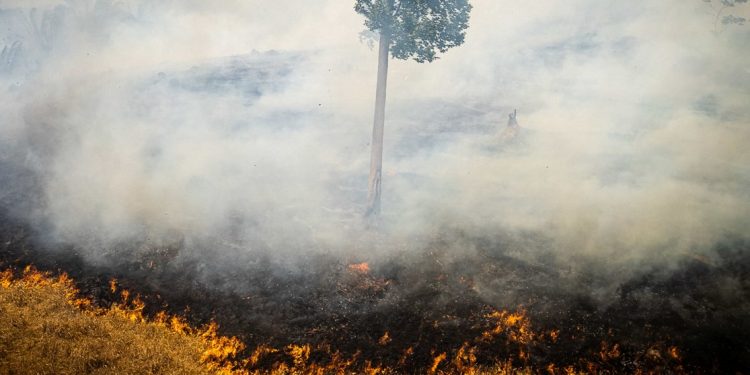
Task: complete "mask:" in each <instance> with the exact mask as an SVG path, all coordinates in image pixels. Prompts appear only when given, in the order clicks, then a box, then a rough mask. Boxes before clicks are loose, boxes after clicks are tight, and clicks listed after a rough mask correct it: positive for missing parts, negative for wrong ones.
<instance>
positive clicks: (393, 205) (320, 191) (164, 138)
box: [0, 0, 750, 273]
mask: <svg viewBox="0 0 750 375" xmlns="http://www.w3.org/2000/svg"><path fill="white" fill-rule="evenodd" d="M472 4H473V5H474V10H473V12H472V18H471V22H470V28H469V30H468V34H467V38H466V43H465V45H463V46H461V47H458V48H455V49H453V50H451V51H449V52H448V53H447V54H445V55H444V56H443V57H442V58H441V59H440V60H438V61H436V62H435V63H433V64H417V63H415V62H413V61H406V62H403V61H394V62H393V63H392V65H391V71H390V76H389V83H388V102H387V109H386V111H387V114H386V134H385V160H384V176H385V177H384V182H383V184H384V192H383V197H384V202H383V211H384V216H383V223H382V224H381V226H380V229H379V232H378V234H377V235H375V234H373V231H371V230H366V229H365V228H363V224H362V221H361V217H360V216H361V213H362V210H363V206H364V200H365V195H366V180H367V172H368V170H367V168H368V165H369V160H368V158H369V137H370V132H371V121H372V118H371V116H372V110H373V108H372V106H373V102H374V91H375V89H374V84H375V70H376V66H377V62H376V54H377V51H376V50H373V49H370V48H369V47H368V45H367V43H366V42H361V41H360V32H361V31H362V30H363V26H362V19H361V18H360V17H359V16H358V15H356V14H355V12H354V11H353V4H352V3H351V2H347V1H338V0H336V1H333V0H331V1H316V2H299V1H295V2H293V1H289V0H281V1H276V2H273V3H269V2H265V1H260V0H257V1H216V2H210V5H209V3H207V2H203V1H148V0H143V1H137V0H133V1H118V2H115V1H94V0H88V1H86V0H81V1H66V2H62V1H60V2H57V1H7V0H0V25H2V28H0V48H3V47H4V50H3V52H2V53H3V54H2V59H0V64H1V65H0V113H2V116H1V117H0V149H1V151H0V157H1V158H2V159H3V162H4V163H5V164H6V165H13V166H15V167H18V168H22V169H25V170H30V171H32V172H33V174H34V176H36V178H37V183H36V186H37V187H38V188H39V190H40V192H41V193H40V194H41V196H40V199H35V200H34V203H33V204H32V207H31V208H29V209H28V210H26V211H25V212H24V215H27V216H28V219H30V220H32V221H33V222H36V223H40V224H39V225H44V227H45V228H48V232H49V237H50V239H51V240H53V241H60V242H65V243H74V244H77V245H78V246H80V247H82V248H85V249H87V250H86V251H87V252H88V253H90V255H91V258H92V261H96V260H97V256H98V254H99V252H101V251H102V250H101V249H102V248H106V247H107V246H108V245H109V244H114V243H122V242H126V241H128V240H130V239H135V238H138V239H142V238H148V239H149V241H153V242H156V243H169V242H171V241H174V240H175V238H183V239H185V240H186V243H187V244H188V246H189V244H190V243H193V242H195V241H203V240H209V241H215V242H216V243H220V244H222V245H221V246H224V247H226V249H227V250H226V251H233V252H246V253H253V252H257V251H263V252H268V253H272V254H274V255H275V256H278V257H280V259H294V258H295V257H297V256H298V255H300V254H302V253H309V252H316V251H322V252H331V251H332V252H341V253H343V254H347V256H353V257H355V258H356V257H360V258H368V257H369V258H371V257H374V256H376V255H377V254H387V253H388V252H390V251H396V250H405V249H407V250H408V249H410V248H420V247H421V246H424V243H426V241H428V239H429V238H432V237H434V236H437V234H438V233H439V232H440V231H441V230H444V229H445V228H453V229H457V230H460V231H464V232H467V233H472V234H473V235H477V236H481V235H490V236H494V234H496V233H509V234H510V237H513V236H514V234H519V233H527V234H528V233H536V234H538V236H539V237H540V238H544V240H543V241H541V242H540V244H539V245H537V246H538V247H544V248H545V251H551V252H552V253H553V254H555V256H556V258H557V259H558V260H560V261H561V262H564V261H566V260H567V259H580V257H590V258H591V259H597V260H601V261H603V262H601V263H602V264H605V265H608V266H611V267H621V266H623V265H624V266H625V268H626V269H630V268H633V269H635V268H637V267H640V266H642V265H644V264H665V263H666V264H669V263H670V262H674V261H675V260H676V259H679V257H685V256H695V255H701V256H707V257H710V251H709V250H710V249H711V247H712V246H713V245H715V244H716V243H719V242H721V241H723V240H726V239H731V238H742V239H744V238H747V236H748V233H750V167H749V166H750V127H748V126H749V125H750V109H748V105H747V104H748V103H750V92H749V90H750V62H748V61H747V52H746V51H747V50H748V48H749V47H750V27H748V26H744V27H743V26H732V27H725V28H721V30H719V31H720V32H715V30H714V25H713V21H714V16H713V14H714V13H713V11H712V10H711V9H710V8H709V7H708V5H707V4H706V3H704V2H702V1H699V0H695V1H686V0H670V1H666V0H665V1H659V2H655V1H645V0H644V1H628V2H625V1H618V2H602V1H597V0H574V1H568V2H559V1H536V2H532V3H529V4H522V3H520V2H517V1H498V0H475V1H473V2H472ZM735 13H736V14H738V15H744V16H745V17H747V13H748V9H745V8H744V7H738V8H737V9H736V11H735ZM514 108H517V109H518V113H519V114H518V120H519V123H520V125H521V127H522V136H521V138H520V139H519V141H518V142H516V143H513V144H503V143H501V141H500V137H499V134H500V132H501V131H502V129H503V127H505V123H506V120H507V114H508V113H509V112H512V110H513V109H514ZM3 178H4V181H2V186H3V189H5V190H9V189H11V188H12V186H13V185H14V184H15V183H16V181H15V180H13V179H9V178H6V177H3ZM42 223H43V224H42ZM372 236H377V237H379V241H380V242H378V243H377V244H376V245H368V241H369V240H370V239H371V238H372ZM509 241H511V240H509ZM423 242H424V243H423ZM541 243H543V244H544V245H542V244H541ZM217 246H218V245H217ZM471 246H472V245H471V244H467V243H457V244H455V246H453V247H452V248H455V251H456V253H457V254H459V255H460V254H463V253H464V252H465V253H466V254H470V253H471ZM532 247H533V246H532ZM532 247H530V248H527V249H526V248H520V249H519V250H518V251H519V254H520V255H519V256H521V257H523V256H524V254H523V252H524V251H529V252H531V251H535V250H533V249H532ZM194 251H197V252H198V254H200V250H194ZM625 273H628V272H627V271H626V272H625Z"/></svg>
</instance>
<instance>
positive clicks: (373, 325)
mask: <svg viewBox="0 0 750 375" xmlns="http://www.w3.org/2000/svg"><path fill="white" fill-rule="evenodd" d="M458 235H459V236H460V235H461V234H458ZM38 236H40V234H39V233H35V232H34V230H32V226H30V225H28V224H26V223H24V222H22V221H21V220H18V219H14V218H13V216H12V215H10V214H9V211H8V210H6V209H2V210H0V266H1V267H2V268H7V267H14V268H16V269H18V270H20V269H21V268H23V267H24V266H26V265H34V266H35V267H37V268H38V269H40V270H46V271H53V272H66V273H68V274H69V275H70V276H72V277H73V278H74V280H75V282H76V284H77V287H78V288H79V289H80V293H81V294H82V295H83V296H86V297H89V298H91V299H93V301H94V302H95V303H96V304H97V305H99V306H104V307H107V306H110V305H111V304H112V303H114V302H118V301H120V297H119V295H117V294H116V293H113V292H112V291H111V290H110V287H109V282H110V280H111V279H116V280H117V281H118V283H119V285H120V287H121V288H125V289H128V290H130V291H131V292H133V293H134V294H139V295H140V296H141V298H142V299H143V300H144V301H145V302H146V309H145V313H146V314H147V315H153V314H155V313H156V312H158V311H161V310H166V311H167V312H170V313H175V314H180V315H183V316H185V317H186V318H187V319H188V321H189V322H191V323H192V324H194V325H201V324H205V323H207V322H209V321H211V320H214V321H216V322H217V323H218V324H219V326H220V333H221V334H224V335H232V336H237V337H239V338H241V339H242V340H243V341H244V342H245V343H246V344H247V346H248V350H252V349H253V348H254V347H256V346H258V345H261V344H266V345H269V346H271V347H276V348H283V347H284V346H286V345H288V344H291V343H295V344H306V343H309V344H311V345H312V346H313V347H314V348H328V350H329V351H330V352H340V353H341V354H342V356H343V357H344V358H347V357H355V358H356V360H357V361H358V363H361V364H363V363H364V362H365V361H367V360H369V361H371V362H372V363H374V364H381V365H384V366H390V367H392V368H395V369H396V370H398V371H401V372H404V373H419V372H423V371H424V369H425V368H426V367H429V366H430V365H431V364H432V359H433V358H434V357H435V356H436V355H437V354H440V353H442V352H446V353H447V354H448V355H449V358H450V356H451V355H452V354H454V353H455V352H456V350H457V349H458V348H460V347H461V346H462V344H464V343H469V344H471V345H474V346H475V347H476V348H477V351H476V354H477V363H478V364H487V365H491V364H492V363H493V362H495V361H496V360H502V359H505V358H509V357H514V358H516V359H515V360H514V361H515V364H516V365H518V366H524V365H530V366H533V367H536V368H540V369H541V368H544V367H546V366H547V365H548V364H550V363H554V364H555V365H556V366H558V367H557V368H560V367H564V366H566V365H574V366H578V367H580V368H585V365H586V364H587V363H594V364H595V365H596V366H597V369H598V371H603V372H612V373H622V372H630V371H633V370H634V369H636V368H647V369H653V370H656V371H659V372H661V371H664V372H670V371H672V370H673V369H674V368H676V367H677V366H681V368H682V369H684V370H685V371H688V372H700V373H746V372H747V371H748V369H750V348H749V346H748V338H749V337H748V336H750V312H749V311H748V306H750V287H749V281H748V280H749V278H748V276H749V275H748V274H749V272H750V255H749V254H750V248H749V247H750V244H748V243H746V242H739V241H736V242H732V243H727V244H724V245H721V246H717V248H716V250H715V252H716V254H717V256H718V257H719V258H720V259H721V261H720V262H707V261H704V260H701V259H692V258H689V260H684V261H682V262H681V264H680V265H679V266H678V267H677V268H676V269H672V270H670V271H668V272H667V271H665V270H663V269H649V270H646V271H643V272H642V273H641V274H640V275H639V276H637V277H634V278H632V279H631V280H630V281H627V282H625V283H624V284H622V285H620V287H619V288H618V289H617V292H616V297H615V298H614V302H609V303H607V304H605V305H602V304H601V303H598V302H596V301H595V300H594V299H593V298H592V297H591V294H590V293H588V292H587V291H588V290H590V288H588V287H587V286H589V285H595V284H596V283H597V282H599V280H601V278H604V277H607V275H603V274H597V273H596V272H595V271H593V270H595V268H593V267H592V271H591V272H589V273H586V274H578V275H576V276H575V277H571V276H570V275H567V276H566V271H565V270H558V269H555V267H554V266H553V265H552V263H550V264H543V263H538V262H537V263H532V262H524V261H520V260H518V259H517V258H516V257H512V256H509V255H507V254H506V251H505V250H504V249H503V248H502V246H500V245H498V242H497V241H491V240H488V239H486V238H484V239H483V238H469V239H468V240H471V241H474V243H475V246H476V249H477V250H476V252H475V254H472V255H471V256H467V257H463V258H462V257H452V258H451V257H446V256H445V254H441V250H440V249H441V247H442V245H443V244H441V243H440V240H437V241H435V243H433V244H431V245H429V246H427V248H426V249H418V250H419V251H414V252H413V253H410V254H408V255H402V256H393V257H392V258H391V259H390V260H384V261H380V262H378V263H370V267H371V271H370V272H360V271H357V270H353V269H351V268H350V267H348V262H347V261H345V260H342V259H341V257H335V256H332V255H325V254H318V255H309V256H307V258H306V259H304V261H303V262H301V264H305V265H306V266H305V267H304V268H302V267H299V268H296V269H293V267H285V266H281V265H278V264H275V263H274V262H272V261H270V260H269V259H267V258H264V257H262V256H258V257H256V259H254V260H253V261H251V262H247V261H246V260H243V263H242V266H235V267H225V269H222V272H216V270H214V272H206V271H207V270H206V267H207V264H208V265H210V264H211V263H212V261H216V262H217V263H221V262H225V263H227V261H226V260H223V261H219V260H218V259H219V257H220V254H219V253H218V252H215V253H213V256H214V257H216V259H211V255H210V254H211V253H210V252H204V253H202V254H203V255H202V257H201V258H198V257H193V258H192V259H191V258H190V257H179V256H178V255H179V254H180V252H181V251H183V246H182V245H181V244H180V243H179V242H178V243H176V244H175V245H173V246H164V247H149V246H148V244H147V243H145V242H144V243H140V244H131V245H128V246H123V247H121V248H117V249H109V250H108V251H109V253H108V256H107V261H106V262H99V263H101V264H104V265H94V264H92V262H88V261H85V260H84V257H83V256H82V255H80V254H81V253H79V251H78V250H77V249H76V248H75V247H74V246H64V245H54V246H53V245H49V244H46V243H45V242H43V241H38V240H36V238H37V237H38ZM206 246H209V244H206ZM134 253H135V254H137V255H136V256H133V255H132V254H134ZM125 254H128V255H125ZM206 254H208V255H206ZM228 263H234V264H236V263H237V262H236V260H231V261H229V262H228ZM582 269H586V267H582ZM571 280H573V281H571ZM727 283H730V284H729V286H727ZM731 283H734V284H731ZM480 289H481V290H485V291H486V290H489V291H490V292H491V293H490V294H492V293H494V294H495V295H497V296H504V297H498V298H496V300H497V301H499V302H496V303H494V305H493V304H490V303H489V302H487V301H488V299H487V298H480V293H479V292H478V290H480ZM722 290H724V292H722ZM519 308H520V309H523V310H525V311H526V313H527V315H528V317H529V318H530V320H531V323H532V328H533V329H534V331H549V330H553V329H557V330H559V336H558V338H557V340H555V341H554V342H552V341H550V340H536V341H534V342H533V343H531V344H528V345H521V344H517V343H512V342H510V341H509V340H508V339H507V337H506V336H503V335H499V336H497V337H495V338H493V339H491V340H477V338H479V337H481V335H482V332H485V331H487V330H489V329H491V328H492V327H493V324H492V321H491V320H490V319H488V318H487V317H486V315H487V314H488V313H490V312H492V311H494V309H507V310H510V311H515V310H517V309H519ZM385 332H388V334H389V337H390V340H388V342H387V343H385V344H384V343H383V341H382V340H380V339H381V338H382V336H383V335H384V333H385ZM602 343H607V345H609V347H611V345H612V344H615V343H616V344H619V349H620V354H619V355H618V356H616V358H602V356H601V355H600V354H599V353H600V351H601V349H602ZM670 346H676V347H677V348H679V353H680V356H681V359H680V360H679V362H680V363H677V364H676V363H675V360H674V359H672V358H668V356H667V355H666V354H665V352H664V350H665V348H668V347H670ZM409 347H411V348H413V354H412V355H411V356H408V357H407V358H406V360H403V354H404V352H405V351H406V350H407V348H409ZM519 349H524V351H525V352H526V353H528V354H529V357H528V359H527V360H525V361H521V360H519V359H517V354H518V350H519ZM655 350H656V351H655ZM660 351H661V352H660ZM654 353H656V355H654ZM659 353H661V355H659ZM329 357H330V356H329V355H328V354H326V353H325V351H324V350H322V349H321V350H314V351H313V353H312V355H311V358H310V360H311V361H319V362H321V363H325V362H326V361H327V360H328V358H329ZM278 361H289V358H286V357H284V355H283V354H281V353H277V354H275V355H274V354H272V355H268V356H266V357H264V359H263V360H262V361H261V362H260V363H259V364H258V366H259V367H261V368H263V367H268V368H270V367H271V366H272V365H273V364H274V363H276V362H278Z"/></svg>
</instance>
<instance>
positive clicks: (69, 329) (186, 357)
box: [0, 270, 241, 374]
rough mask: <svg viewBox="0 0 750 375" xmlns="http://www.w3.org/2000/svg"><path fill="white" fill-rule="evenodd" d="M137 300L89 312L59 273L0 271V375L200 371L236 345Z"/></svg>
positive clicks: (216, 364) (215, 367)
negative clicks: (144, 308) (149, 314)
mask: <svg viewBox="0 0 750 375" xmlns="http://www.w3.org/2000/svg"><path fill="white" fill-rule="evenodd" d="M161 318H162V319H158V320H156V321H147V320H145V319H143V316H142V315H140V310H139V305H138V303H135V304H131V305H130V307H123V306H119V307H115V308H113V309H110V310H101V309H94V308H92V307H90V306H88V303H87V301H85V300H80V299H76V298H75V289H74V288H73V286H72V283H71V282H70V280H68V279H67V278H66V277H65V276H62V277H59V278H52V277H51V276H49V275H46V274H42V273H39V272H36V271H34V270H27V271H26V272H25V275H24V276H23V277H22V278H16V279H14V278H13V277H12V274H11V273H10V271H5V272H2V273H0V373H1V374H206V373H218V372H222V371H224V370H226V368H225V367H224V366H223V361H225V360H226V359H227V357H228V356H231V355H234V354H236V351H237V350H239V349H241V343H239V341H237V340H235V339H229V338H224V337H220V336H217V335H216V333H215V329H214V328H215V327H211V328H209V329H204V330H193V329H190V328H189V327H187V326H186V325H185V324H184V322H182V321H180V320H179V319H177V318H170V317H166V316H164V315H162V317H161Z"/></svg>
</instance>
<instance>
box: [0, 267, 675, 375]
mask: <svg viewBox="0 0 750 375" xmlns="http://www.w3.org/2000/svg"><path fill="white" fill-rule="evenodd" d="M356 271H357V272H360V271H359V270H356ZM109 288H110V291H111V292H113V293H119V295H120V296H121V302H118V303H114V304H112V305H111V306H110V307H109V308H101V307H95V306H94V305H93V304H92V301H91V300H89V299H87V298H82V297H80V296H79V291H78V290H77V289H76V288H75V287H74V285H73V282H72V280H71V279H70V278H69V277H68V276H67V275H66V274H64V273H63V274H61V275H60V276H57V277H54V276H53V275H52V274H50V273H47V272H40V271H37V270H36V269H34V268H33V267H26V269H25V270H24V271H23V272H22V273H21V275H20V276H18V277H16V276H15V275H14V272H13V271H12V270H11V269H7V270H5V271H3V272H2V273H0V317H1V318H2V321H3V322H5V324H3V325H2V326H0V341H1V342H3V345H2V346H0V370H2V372H4V373H11V374H24V373H28V374H53V373H54V374H79V373H117V374H146V373H149V374H203V373H216V374H247V375H249V374H372V375H375V374H396V373H401V372H402V371H399V370H398V369H397V368H394V367H388V366H385V365H383V364H382V363H379V362H376V361H373V358H364V359H363V358H362V353H361V352H359V351H358V352H357V353H355V354H354V355H352V356H346V355H344V354H342V353H341V352H339V351H334V350H332V349H331V346H329V345H317V346H313V345H311V344H295V343H292V344H289V345H287V346H285V347H283V348H274V347H271V346H269V345H260V346H258V347H256V348H255V349H253V350H245V349H246V348H245V345H244V344H243V343H242V342H240V341H239V340H238V339H236V338H233V337H232V338H230V337H224V336H220V335H219V334H217V326H216V324H209V325H207V326H205V327H203V328H201V329H195V328H192V327H191V326H190V325H189V324H187V323H186V321H185V320H184V319H182V318H180V317H178V316H170V315H168V314H166V313H164V312H159V313H157V314H155V315H154V316H153V317H152V318H150V319H149V318H147V317H146V316H145V315H144V314H143V310H144V307H145V305H144V303H143V302H142V300H141V299H140V298H139V297H138V296H135V297H133V296H132V295H131V293H130V292H129V291H128V290H124V289H121V288H120V287H119V286H118V285H117V283H116V281H114V280H111V281H110V283H109ZM484 319H485V320H484V322H485V323H487V325H486V327H485V330H484V331H483V333H482V334H481V335H478V336H477V337H476V338H474V339H473V340H471V342H464V343H463V344H462V345H461V346H460V347H458V348H453V349H451V350H447V351H438V350H432V352H431V357H432V358H431V360H430V363H429V366H427V367H425V368H423V369H422V372H424V373H427V374H453V373H460V374H532V373H540V372H544V373H548V374H584V373H602V372H608V371H607V369H606V368H603V367H602V366H601V365H598V364H595V363H592V362H588V363H587V364H586V366H585V368H580V367H576V366H572V365H568V366H563V367H558V366H557V365H556V364H554V363H549V364H548V365H547V366H546V367H544V368H541V369H538V368H534V366H533V365H532V363H531V361H530V353H531V351H533V350H534V348H535V347H538V346H539V345H540V344H546V345H549V344H554V342H556V341H557V337H558V335H559V331H557V330H552V331H549V332H544V331H540V330H534V329H533V327H532V324H531V321H530V319H529V318H528V316H527V315H526V312H525V311H516V312H508V311H499V310H494V311H492V312H490V313H488V314H486V315H485V316H484ZM435 324H439V322H435ZM391 342H392V338H391V337H390V333H389V332H385V333H384V334H383V335H382V336H381V337H380V338H379V340H378V345H379V346H382V347H388V346H389V345H390V344H391ZM499 347H503V348H505V349H508V348H513V350H512V351H510V352H507V354H506V356H507V358H505V359H503V360H495V361H494V363H493V364H489V365H488V364H480V363H479V362H478V354H479V352H481V351H484V352H495V353H497V352H498V350H497V349H498V348H499ZM649 351H650V352H653V353H652V355H653V356H661V353H660V352H659V349H658V348H651V349H649ZM654 353H655V354H654ZM599 354H600V356H601V363H608V362H611V361H613V360H617V359H618V358H619V357H620V350H619V345H618V344H613V345H610V344H607V343H605V342H602V346H601V351H600V353H599ZM413 355H414V348H412V347H409V348H407V349H406V350H403V352H402V353H401V354H400V358H399V360H398V363H399V364H400V366H401V367H403V366H404V365H405V364H406V363H407V362H409V361H411V360H412V358H411V357H412V356H413ZM664 356H667V357H669V358H667V359H669V360H671V361H672V362H673V363H677V364H679V359H680V358H679V351H678V349H677V348H675V347H672V348H669V349H668V350H665V351H664ZM660 359H661V358H660ZM670 370H671V371H672V372H678V373H679V372H681V366H679V365H678V366H676V367H673V368H671V369H670Z"/></svg>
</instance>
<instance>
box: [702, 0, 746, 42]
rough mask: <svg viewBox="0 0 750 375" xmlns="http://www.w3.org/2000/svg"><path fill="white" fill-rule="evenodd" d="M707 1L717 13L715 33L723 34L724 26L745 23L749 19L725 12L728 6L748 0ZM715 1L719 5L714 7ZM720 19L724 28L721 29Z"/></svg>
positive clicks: (732, 6) (731, 6) (705, 0)
mask: <svg viewBox="0 0 750 375" xmlns="http://www.w3.org/2000/svg"><path fill="white" fill-rule="evenodd" d="M703 2H704V3H707V4H708V6H710V7H711V9H712V10H713V12H714V13H715V18H714V34H721V32H722V31H724V30H723V27H726V26H727V25H740V26H741V25H744V24H745V21H747V20H746V19H745V18H744V17H739V16H735V15H734V14H724V10H726V9H727V8H734V7H735V6H736V5H738V4H746V3H747V2H748V0H703ZM714 3H717V4H718V5H717V7H718V8H717V7H714ZM719 20H721V25H722V29H719Z"/></svg>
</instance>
